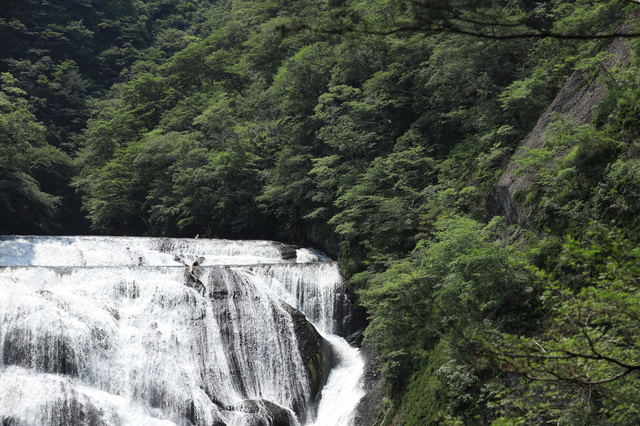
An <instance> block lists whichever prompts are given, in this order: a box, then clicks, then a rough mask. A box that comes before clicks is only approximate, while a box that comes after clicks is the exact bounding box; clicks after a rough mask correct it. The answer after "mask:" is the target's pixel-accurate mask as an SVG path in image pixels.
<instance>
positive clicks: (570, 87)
mask: <svg viewBox="0 0 640 426" xmlns="http://www.w3.org/2000/svg"><path fill="white" fill-rule="evenodd" d="M639 17H640V13H639V12H638V11H636V12H635V13H634V14H633V16H630V17H629V20H628V21H632V20H633V19H638V18H639ZM606 51H607V52H608V53H610V54H611V55H612V56H611V57H610V58H609V59H607V60H606V61H605V63H604V64H603V65H604V66H603V70H602V71H601V72H600V74H599V75H598V77H596V78H595V79H594V80H593V81H592V82H591V83H589V84H587V85H585V84H584V75H583V73H582V72H581V71H575V72H574V73H573V74H572V75H571V77H569V79H568V80H567V82H566V83H565V85H564V87H563V88H562V89H561V90H560V92H559V93H558V95H557V96H556V98H555V99H554V101H553V102H552V103H551V105H550V106H549V107H548V108H547V110H546V111H545V112H544V114H542V116H541V117H540V119H539V120H538V123H537V124H536V126H535V127H534V128H533V130H532V131H531V133H529V135H528V136H527V137H526V138H525V140H524V142H523V143H522V146H521V147H520V148H519V149H518V151H517V152H516V153H515V154H514V155H513V157H512V159H511V161H510V162H509V165H508V167H507V170H506V171H505V172H504V173H503V174H502V176H501V177H500V180H499V181H498V183H497V184H496V185H495V186H494V187H493V190H492V191H491V193H490V194H489V197H488V199H487V209H488V211H489V216H490V217H492V216H504V217H505V218H506V220H507V223H508V224H510V225H511V224H519V225H521V226H523V227H532V226H533V225H534V222H533V217H532V210H533V209H532V207H525V206H519V205H518V204H517V203H516V202H515V200H514V196H515V194H516V192H519V191H527V190H528V189H529V187H530V186H531V183H532V181H533V178H534V177H535V176H536V173H537V170H530V171H528V173H525V174H521V175H519V176H517V175H516V173H515V171H516V169H518V168H519V167H520V166H519V164H518V163H517V162H516V161H515V159H517V158H518V157H522V156H523V155H525V153H526V152H527V151H528V150H530V149H539V148H542V147H543V146H544V144H545V137H544V135H545V132H546V131H547V129H548V128H549V125H550V124H552V123H553V122H554V121H556V120H557V117H558V116H564V117H567V118H569V119H570V120H572V121H573V122H575V123H576V125H584V124H588V123H591V122H592V121H593V119H594V118H595V115H596V108H597V106H598V104H599V103H600V102H601V101H602V100H603V99H604V97H605V96H606V92H607V91H606V87H605V86H604V84H603V83H602V81H601V78H600V77H601V76H603V75H604V73H605V72H607V70H609V69H611V68H613V67H620V66H624V65H626V64H628V63H629V60H630V59H631V51H630V50H629V48H628V46H627V43H626V41H625V40H624V39H621V38H616V39H614V40H613V41H612V42H611V43H609V45H608V46H607V48H606Z"/></svg>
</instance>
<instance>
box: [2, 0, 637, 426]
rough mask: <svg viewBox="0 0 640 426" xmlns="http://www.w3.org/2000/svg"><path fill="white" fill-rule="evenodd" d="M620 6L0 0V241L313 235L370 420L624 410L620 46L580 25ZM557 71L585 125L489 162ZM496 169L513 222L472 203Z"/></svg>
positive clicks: (515, 140)
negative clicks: (595, 90)
mask: <svg viewBox="0 0 640 426" xmlns="http://www.w3.org/2000/svg"><path fill="white" fill-rule="evenodd" d="M638 8H639V6H637V5H635V4H634V3H632V2H629V1H625V0H615V1H588V0H573V1H567V0H550V1H540V2H534V1H526V0H520V1H502V0H500V1H494V2H466V1H459V2H458V1H450V2H449V1H444V2H430V1H425V2H421V1H418V2H416V1H410V0H375V1H365V0H317V1H311V0H256V1H243V0H219V1H214V0H190V1H189V0H118V1H107V0H104V1H91V2H90V1H85V0H49V1H42V0H28V1H23V0H11V1H6V0H5V1H4V2H3V3H2V4H1V5H0V34H1V37H0V72H2V81H1V84H2V86H1V89H0V188H1V192H0V232H2V233H48V234H56V233H66V234H69V233H75V234H78V233H101V234H108V235H124V234H126V235H158V236H187V237H193V236H196V235H199V236H200V237H221V238H247V239H249V238H269V239H276V240H280V241H285V242H289V243H295V244H311V245H315V246H318V247H321V248H322V249H324V250H325V251H328V252H330V253H331V254H333V255H335V256H338V257H339V258H340V260H341V261H342V265H343V272H344V274H345V275H346V276H347V277H348V278H349V282H350V285H351V287H352V289H353V290H354V292H355V294H356V295H357V296H358V298H359V303H361V304H362V305H363V306H364V307H365V308H366V310H367V312H368V314H369V317H370V318H369V319H370V324H369V327H368V329H367V332H366V337H365V339H366V340H367V341H369V342H372V343H374V344H375V345H376V347H377V349H378V351H379V353H380V355H381V358H382V361H383V372H384V375H385V378H386V381H387V386H388V392H389V399H388V403H386V404H385V406H384V407H381V408H382V412H381V415H380V423H384V424H407V425H428V424H441V423H443V422H444V421H448V422H450V423H452V424H458V423H459V424H465V425H466V424H495V425H504V424H547V423H553V424H576V425H578V424H638V423H640V389H639V388H640V386H639V385H638V379H639V377H638V371H639V370H640V292H639V288H638V286H639V284H640V248H638V247H639V246H638V242H639V241H638V240H639V237H638V235H640V233H639V232H638V231H640V219H639V217H640V214H639V213H640V162H639V158H640V110H639V109H638V108H639V107H638V105H640V60H639V59H638V56H637V54H638V51H639V50H638V48H639V43H640V38H637V37H628V38H625V40H624V42H623V43H624V45H625V47H624V48H625V49H628V51H629V52H630V60H629V61H628V63H624V62H622V63H621V62H618V65H610V59H611V56H612V54H609V53H607V51H606V50H605V49H606V46H607V45H608V44H609V43H610V42H611V41H612V38H611V37H603V35H610V34H612V33H614V32H615V31H616V30H617V29H619V28H620V25H621V24H622V23H624V22H625V20H627V21H628V19H627V18H628V17H629V16H631V17H632V18H631V20H630V22H628V23H627V26H626V27H625V29H624V31H623V32H625V31H626V32H628V33H633V32H640V28H639V27H638V25H637V23H636V22H635V21H636V20H637V19H638V18H637V16H638V15H637V9H638ZM575 71H578V74H575V75H574V76H573V77H572V78H574V79H575V81H576V88H578V89H584V88H588V87H590V85H591V84H593V83H594V81H597V82H598V84H600V85H601V86H602V87H603V88H604V92H603V93H604V94H603V95H602V101H601V102H599V103H597V105H595V106H594V108H595V109H594V110H593V111H592V113H593V114H592V115H593V117H594V118H593V119H591V120H589V121H588V122H586V123H585V122H580V121H579V120H577V119H576V117H573V116H572V115H571V114H565V115H549V117H551V118H549V120H550V121H551V122H552V124H549V125H548V126H547V127H546V128H545V131H544V133H542V134H541V135H539V138H540V140H541V141H542V143H541V145H540V146H537V147H535V148H532V149H528V150H524V151H521V152H520V154H518V155H517V156H514V153H515V152H516V150H517V149H518V148H519V146H520V145H521V144H522V143H523V141H524V140H525V138H526V137H527V135H528V134H529V133H530V132H531V131H532V129H534V126H536V123H537V122H538V120H539V118H540V117H541V115H542V114H543V112H544V111H545V110H546V109H547V107H548V106H549V105H550V104H551V102H552V101H553V100H554V98H555V97H556V96H557V94H558V93H559V91H560V89H561V88H562V87H563V85H564V84H565V83H566V81H567V79H568V78H569V76H571V75H572V74H573V73H574V72H575ZM510 161H511V167H510V171H511V173H513V175H514V176H516V177H521V178H523V179H525V180H526V186H525V187H526V190H519V191H516V192H515V193H514V194H512V195H513V198H514V200H513V202H514V203H516V204H517V205H518V206H519V207H518V208H519V209H520V210H519V211H527V212H528V213H527V216H526V218H525V217H524V216H522V215H520V216H516V217H512V216H509V215H506V217H503V215H502V213H501V211H500V209H499V208H497V207H496V205H495V197H492V196H491V194H492V191H493V194H494V195H495V190H494V187H495V186H496V184H497V183H498V182H499V181H500V178H501V176H502V175H503V173H504V172H505V170H506V169H507V167H508V165H509V164H510ZM514 165H515V166H514ZM489 212H493V213H495V214H497V215H495V216H494V214H490V213H489Z"/></svg>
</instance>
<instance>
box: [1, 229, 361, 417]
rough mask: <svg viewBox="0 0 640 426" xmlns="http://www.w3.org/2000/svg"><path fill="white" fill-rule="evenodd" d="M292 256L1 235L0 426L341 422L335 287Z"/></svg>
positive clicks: (348, 401)
mask: <svg viewBox="0 0 640 426" xmlns="http://www.w3.org/2000/svg"><path fill="white" fill-rule="evenodd" d="M291 251H292V250H291V248H287V247H285V246H283V245H281V244H279V243H275V242H268V241H226V240H205V239H198V240H195V239H167V238H131V237H0V354H1V355H2V358H1V359H0V424H12V425H14V424H15V425H49V424H52V425H53V424H56V425H79V424H91V425H94V424H95V425H171V424H175V425H299V424H300V425H350V424H351V423H352V418H353V409H354V407H355V406H356V404H357V403H358V401H359V400H360V398H361V397H362V396H363V393H364V392H363V390H362V384H361V377H362V371H363V361H362V359H361V357H360V355H359V353H358V350H357V349H354V348H352V347H350V346H349V345H348V344H347V343H346V342H345V341H344V339H342V338H340V337H338V336H337V335H336V334H337V333H338V332H339V330H338V321H337V318H336V312H337V311H338V309H337V304H338V303H340V300H341V293H342V292H343V291H344V287H343V286H344V284H343V281H342V279H341V277H340V274H339V272H338V267H337V265H336V264H335V263H334V262H331V261H329V260H328V259H326V258H324V257H323V256H321V255H319V254H317V253H315V252H313V251H312V250H307V249H299V250H297V253H295V255H293V256H292V252H291ZM298 311H299V312H302V313H303V314H304V316H306V318H307V319H308V321H309V322H310V324H313V327H314V328H310V326H308V325H305V324H309V323H307V321H306V320H305V319H304V317H303V316H302V315H300V314H299V313H298ZM314 329H315V330H317V332H315V331H313V330H314ZM309 330H311V331H309ZM318 333H319V334H318ZM319 335H321V336H323V338H320V337H318V336H319ZM323 342H324V343H323ZM305 345H306V346H305ZM322 345H324V347H325V349H324V350H323V349H322V348H321V347H322ZM303 347H305V348H307V349H304V350H303V349H301V348H303ZM309 347H310V348H311V351H309V349H308V348H309ZM314 348H315V349H314ZM318 348H320V349H318ZM321 354H324V355H323V356H325V358H326V359H327V362H328V361H329V359H330V360H332V361H333V362H332V367H333V368H331V370H330V371H329V372H328V378H327V379H326V383H325V384H324V386H323V387H322V388H321V389H317V386H316V385H317V382H318V381H320V382H322V379H321V378H322V371H318V368H317V366H318V365H319V364H314V365H311V361H310V360H316V361H317V359H320V358H322V357H321ZM322 359H324V358H322Z"/></svg>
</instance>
